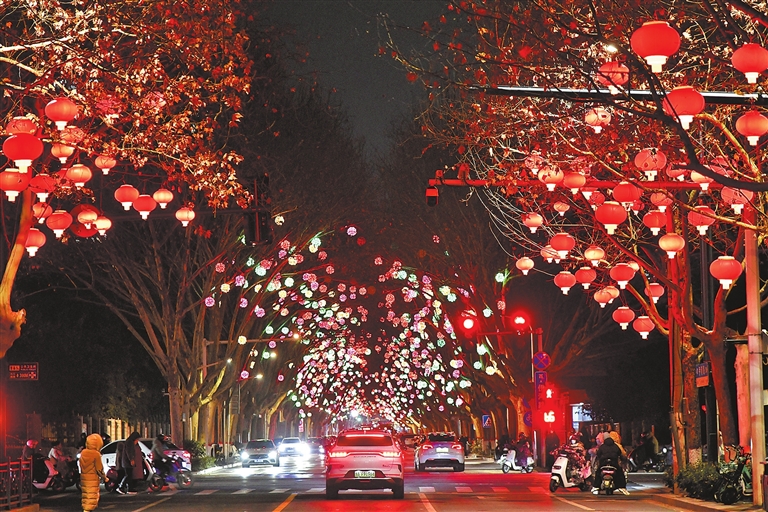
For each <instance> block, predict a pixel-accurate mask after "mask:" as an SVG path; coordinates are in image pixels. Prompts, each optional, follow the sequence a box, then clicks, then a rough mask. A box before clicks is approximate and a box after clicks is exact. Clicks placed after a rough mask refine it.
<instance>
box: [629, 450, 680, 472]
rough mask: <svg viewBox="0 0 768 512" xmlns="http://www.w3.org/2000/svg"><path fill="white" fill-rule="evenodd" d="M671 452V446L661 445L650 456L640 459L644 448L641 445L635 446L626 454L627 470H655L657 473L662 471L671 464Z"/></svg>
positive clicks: (642, 456) (643, 453)
mask: <svg viewBox="0 0 768 512" xmlns="http://www.w3.org/2000/svg"><path fill="white" fill-rule="evenodd" d="M671 453H672V447H671V446H662V447H661V449H660V450H659V453H657V454H656V455H654V456H653V457H652V458H649V459H647V460H642V459H643V458H644V455H645V449H644V447H643V446H642V445H640V446H637V447H636V448H634V449H633V450H632V451H631V452H629V455H628V456H627V458H628V459H629V466H628V470H629V472H630V473H635V472H637V471H639V470H641V469H642V470H643V471H645V472H650V471H656V472H657V473H663V472H665V471H666V470H667V468H668V467H670V466H671V465H672V464H671V462H670V460H669V459H670V456H671Z"/></svg>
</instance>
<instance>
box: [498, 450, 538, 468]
mask: <svg viewBox="0 0 768 512" xmlns="http://www.w3.org/2000/svg"><path fill="white" fill-rule="evenodd" d="M518 462H519V461H518V460H517V452H516V451H515V449H514V448H513V449H511V450H504V453H502V455H501V458H500V459H499V460H498V463H499V464H501V471H502V472H503V473H505V474H506V473H509V472H510V471H519V472H521V473H533V467H534V466H533V464H534V463H533V457H531V455H530V454H529V455H527V456H525V460H524V462H525V464H523V465H518Z"/></svg>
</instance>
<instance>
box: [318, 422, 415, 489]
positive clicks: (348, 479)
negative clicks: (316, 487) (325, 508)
mask: <svg viewBox="0 0 768 512" xmlns="http://www.w3.org/2000/svg"><path fill="white" fill-rule="evenodd" d="M325 460H326V470H325V496H326V497H327V498H330V499H335V498H337V497H338V496H339V491H340V490H344V489H364V490H367V489H392V493H393V495H394V497H395V499H403V497H404V495H405V487H404V484H403V453H402V451H401V450H400V446H399V443H397V442H396V441H395V439H394V438H393V437H392V434H390V433H389V432H384V431H376V430H346V431H344V432H342V433H341V434H339V436H338V438H337V439H336V443H335V444H334V445H333V446H331V447H329V448H328V451H327V452H326V459H325Z"/></svg>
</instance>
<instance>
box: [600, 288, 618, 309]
mask: <svg viewBox="0 0 768 512" xmlns="http://www.w3.org/2000/svg"><path fill="white" fill-rule="evenodd" d="M603 290H605V291H606V292H608V294H609V295H610V296H611V300H609V301H608V304H610V303H611V302H613V300H614V299H617V298H618V297H619V294H620V293H619V290H618V288H616V287H615V286H610V285H608V286H606V287H605V288H603Z"/></svg>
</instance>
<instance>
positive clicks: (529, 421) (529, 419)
mask: <svg viewBox="0 0 768 512" xmlns="http://www.w3.org/2000/svg"><path fill="white" fill-rule="evenodd" d="M523 424H524V425H525V426H526V427H532V426H533V413H531V411H526V412H525V414H523Z"/></svg>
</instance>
